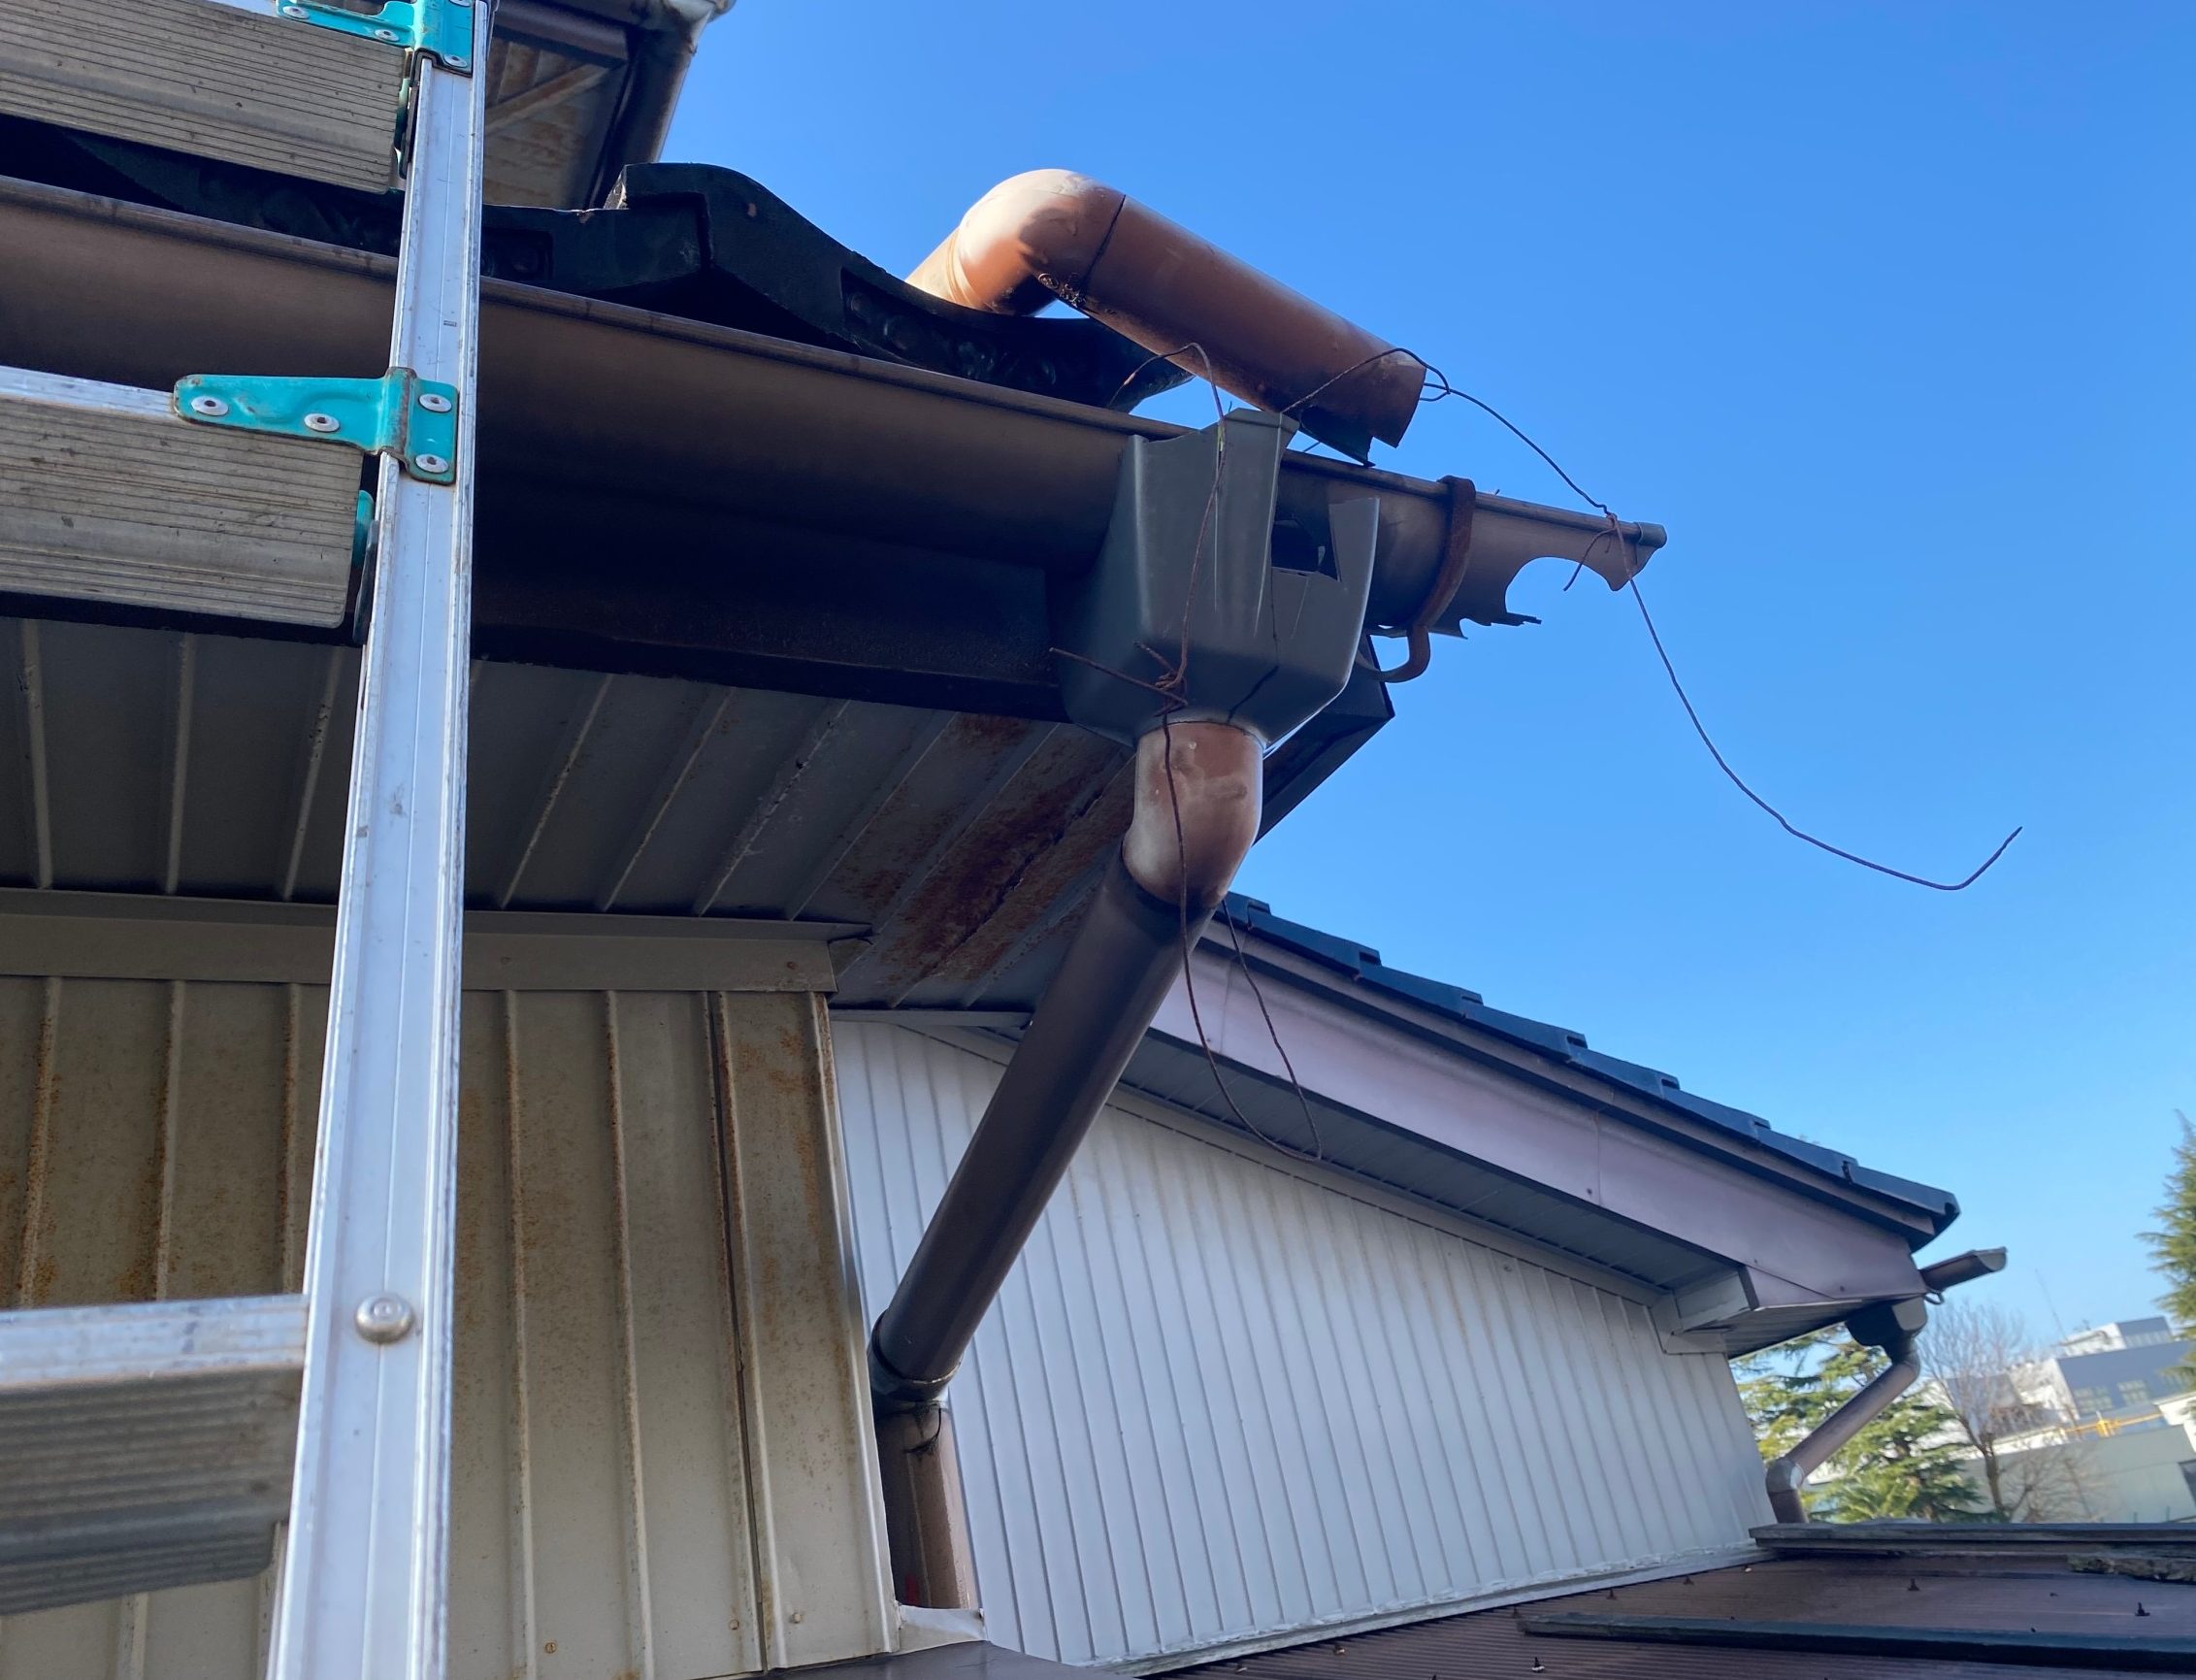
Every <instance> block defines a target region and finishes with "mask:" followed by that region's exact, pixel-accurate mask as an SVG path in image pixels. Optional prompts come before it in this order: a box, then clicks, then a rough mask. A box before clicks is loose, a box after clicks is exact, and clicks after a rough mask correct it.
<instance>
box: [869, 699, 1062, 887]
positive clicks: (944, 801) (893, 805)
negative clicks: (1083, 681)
mask: <svg viewBox="0 0 2196 1680" xmlns="http://www.w3.org/2000/svg"><path fill="white" fill-rule="evenodd" d="M1048 727H1050V726H1049V725H1046V724H1041V723H1030V722H1027V721H1025V720H1023V719H1021V718H1014V717H989V716H984V715H982V714H980V713H974V712H963V713H960V714H958V715H957V716H955V717H954V719H953V720H952V721H951V722H950V723H948V724H947V725H946V727H945V729H944V731H943V732H942V733H941V734H940V735H939V737H938V739H937V742H936V744H935V745H934V746H933V747H932V748H931V751H930V753H929V755H928V756H927V757H926V759H925V760H924V764H923V769H922V772H921V773H920V774H917V775H915V776H912V777H910V778H909V779H908V780H907V781H906V782H905V783H903V784H902V785H901V787H899V788H898V789H896V790H895V791H894V793H893V794H892V797H891V798H889V799H887V800H886V801H885V803H884V805H883V807H881V808H880V809H879V810H878V812H877V814H876V817H875V819H874V820H873V821H872V822H871V823H870V825H869V831H868V836H867V837H866V839H865V841H864V842H863V843H860V844H858V845H857V846H856V847H855V849H854V851H853V852H852V853H851V854H850V855H849V856H848V858H847V859H846V861H845V863H844V864H842V865H841V866H840V869H841V872H842V873H848V877H849V878H848V879H847V883H846V892H847V896H848V902H849V903H852V904H856V905H860V906H864V908H865V909H868V910H875V909H881V908H882V907H883V906H885V905H887V904H889V903H890V902H891V901H892V899H893V896H894V895H895V894H896V893H898V892H899V891H900V889H901V886H902V884H904V882H905V881H906V878H907V872H908V871H909V870H910V869H912V868H914V867H915V866H916V865H917V864H919V863H920V862H921V861H922V860H923V859H924V858H926V857H928V856H929V855H930V853H931V851H932V848H934V846H936V845H937V843H938V842H939V841H940V840H944V839H945V837H946V836H947V835H949V834H951V833H952V832H953V828H954V825H955V824H956V823H958V822H960V821H962V820H963V818H965V817H966V816H967V807H966V805H965V804H964V803H963V802H962V801H961V800H960V799H957V798H953V797H940V796H941V794H944V795H947V796H950V795H952V794H957V793H959V792H961V791H962V790H963V789H965V788H966V787H967V784H968V782H969V781H970V780H972V779H975V778H977V777H980V776H982V775H983V774H984V773H985V771H986V769H987V768H988V767H989V766H990V765H992V764H993V763H995V762H996V761H997V760H998V759H999V758H1000V756H1001V755H1002V754H1005V753H1007V752H1010V751H1012V750H1013V749H1014V748H1015V747H1017V746H1019V745H1021V744H1022V742H1024V741H1027V740H1028V739H1029V737H1030V735H1031V733H1032V731H1034V730H1039V729H1045V728H1048Z"/></svg>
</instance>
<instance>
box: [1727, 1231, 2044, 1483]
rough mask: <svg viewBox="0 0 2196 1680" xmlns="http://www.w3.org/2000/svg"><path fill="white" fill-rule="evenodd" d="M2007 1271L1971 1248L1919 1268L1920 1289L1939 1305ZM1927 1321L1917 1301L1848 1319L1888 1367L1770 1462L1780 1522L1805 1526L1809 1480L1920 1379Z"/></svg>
mask: <svg viewBox="0 0 2196 1680" xmlns="http://www.w3.org/2000/svg"><path fill="white" fill-rule="evenodd" d="M2005 1268H2006V1251H2005V1250H2004V1249H2002V1248H1979V1249H1971V1250H1969V1251H1968V1252H1967V1253H1965V1254H1955V1255H1953V1256H1951V1257H1950V1259H1948V1260H1940V1261H1938V1262H1937V1263H1936V1264H1935V1265H1933V1266H1925V1267H1923V1268H1921V1287H1922V1288H1923V1289H1924V1290H1925V1291H1926V1292H1927V1299H1928V1300H1931V1301H1936V1300H1941V1299H1942V1298H1943V1295H1944V1292H1945V1291H1946V1290H1948V1289H1951V1288H1953V1287H1955V1286H1956V1285H1959V1284H1962V1283H1972V1282H1973V1281H1974V1280H1975V1279H1977V1278H1979V1277H1987V1276H1989V1275H1990V1274H1991V1273H1992V1272H1994V1271H2003V1270H2004V1269H2005ZM1928 1322H1929V1309H1928V1307H1927V1306H1926V1305H1925V1304H1924V1303H1923V1302H1922V1301H1916V1300H1909V1301H1878V1302H1876V1303H1875V1304H1874V1305H1871V1306H1865V1307H1863V1308H1861V1310H1860V1311H1858V1312H1856V1313H1854V1314H1853V1315H1852V1317H1851V1318H1849V1319H1847V1320H1846V1329H1847V1330H1849V1331H1850V1332H1852V1338H1853V1339H1854V1340H1855V1341H1857V1342H1859V1343H1861V1344H1862V1345H1863V1346H1867V1347H1880V1348H1882V1349H1883V1350H1884V1351H1885V1353H1887V1354H1889V1355H1890V1357H1891V1363H1890V1365H1889V1367H1886V1368H1885V1369H1884V1370H1881V1371H1878V1372H1877V1373H1876V1376H1875V1378H1874V1379H1873V1380H1872V1381H1871V1382H1870V1383H1869V1384H1868V1386H1867V1387H1866V1388H1864V1389H1862V1390H1861V1391H1860V1392H1859V1393H1858V1394H1856V1395H1854V1396H1853V1397H1852V1399H1851V1400H1847V1401H1846V1403H1845V1404H1844V1405H1842V1406H1840V1407H1838V1409H1837V1410H1836V1411H1834V1412H1832V1413H1831V1414H1830V1415H1829V1416H1828V1417H1826V1418H1824V1419H1823V1420H1822V1421H1821V1422H1820V1423H1819V1424H1817V1425H1816V1426H1815V1428H1814V1429H1813V1430H1812V1431H1811V1432H1809V1433H1808V1435H1807V1436H1806V1438H1805V1439H1803V1440H1802V1441H1801V1442H1800V1443H1799V1444H1798V1445H1797V1446H1795V1447H1793V1448H1792V1450H1791V1451H1790V1452H1788V1453H1786V1454H1785V1456H1784V1457H1783V1458H1781V1459H1774V1460H1772V1461H1770V1465H1769V1470H1768V1476H1767V1482H1768V1489H1769V1509H1770V1510H1771V1511H1772V1512H1773V1513H1775V1515H1776V1519H1777V1521H1778V1522H1780V1523H1804V1522H1806V1521H1807V1520H1808V1516H1807V1506H1806V1504H1805V1503H1804V1502H1803V1501H1802V1500H1801V1499H1800V1489H1801V1488H1802V1487H1803V1486H1805V1485H1806V1482H1807V1478H1808V1477H1809V1476H1811V1475H1813V1474H1814V1473H1815V1472H1816V1471H1817V1470H1819V1469H1820V1468H1821V1467H1822V1466H1824V1465H1826V1464H1828V1463H1829V1462H1830V1460H1831V1459H1832V1458H1834V1457H1835V1456H1836V1455H1837V1453H1838V1451H1839V1449H1840V1448H1842V1447H1845V1446H1847V1445H1849V1444H1850V1443H1851V1442H1852V1438H1853V1436H1855V1435H1857V1434H1858V1433H1860V1432H1861V1431H1862V1430H1864V1429H1866V1428H1867V1427H1868V1426H1869V1425H1870V1424H1872V1423H1874V1422H1875V1421H1876V1420H1877V1419H1878V1418H1879V1417H1881V1416H1883V1414H1884V1412H1885V1410H1886V1409H1887V1408H1888V1407H1889V1405H1890V1403H1891V1402H1892V1401H1893V1400H1897V1399H1898V1398H1899V1396H1901V1395H1902V1394H1904V1393H1906V1391H1907V1390H1908V1389H1910V1388H1912V1387H1913V1386H1914V1385H1915V1382H1916V1380H1917V1379H1918V1378H1919V1377H1920V1375H1921V1351H1920V1347H1919V1338H1920V1335H1921V1332H1922V1329H1923V1327H1924V1326H1925V1325H1927V1324H1928Z"/></svg>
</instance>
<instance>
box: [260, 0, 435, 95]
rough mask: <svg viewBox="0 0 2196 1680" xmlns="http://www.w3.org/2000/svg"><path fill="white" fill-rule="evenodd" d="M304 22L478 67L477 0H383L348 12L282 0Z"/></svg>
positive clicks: (308, 0)
mask: <svg viewBox="0 0 2196 1680" xmlns="http://www.w3.org/2000/svg"><path fill="white" fill-rule="evenodd" d="M275 10H276V11H278V12H279V13H280V14H281V15H282V16H284V17H290V18H294V19H296V20H297V21H298V22H300V23H316V24H318V25H319V26H320V27H321V28H323V29H336V30H341V31H342V32H343V33H344V34H345V35H358V36H363V37H364V38H365V39H366V40H368V41H385V42H387V43H388V44H389V45H390V46H392V47H403V48H410V49H416V50H418V51H421V52H424V53H426V54H427V56H428V57H430V58H432V59H434V60H435V62H436V63H438V64H440V65H442V67H443V68H444V69H447V70H456V71H462V72H463V73H465V74H466V75H469V76H470V75H471V74H472V73H473V0H384V4H383V5H382V7H381V10H380V11H378V12H348V11H345V10H344V8H342V7H340V6H331V5H328V4H326V3H325V0H280V4H279V5H278V6H277V7H276V8H275Z"/></svg>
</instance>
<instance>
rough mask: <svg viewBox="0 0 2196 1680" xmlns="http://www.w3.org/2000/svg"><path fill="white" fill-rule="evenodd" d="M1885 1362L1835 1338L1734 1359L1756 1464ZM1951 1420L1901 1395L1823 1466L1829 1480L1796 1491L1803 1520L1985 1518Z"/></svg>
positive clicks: (1820, 1335) (1796, 1437) (1827, 1335)
mask: <svg viewBox="0 0 2196 1680" xmlns="http://www.w3.org/2000/svg"><path fill="white" fill-rule="evenodd" d="M1888 1363H1889V1362H1888V1361H1887V1360H1885V1357H1884V1355H1883V1353H1882V1352H1881V1351H1880V1350H1879V1349H1876V1348H1872V1347H1863V1346H1861V1345H1860V1344H1859V1343H1857V1342H1855V1341H1853V1340H1852V1338H1851V1337H1850V1336H1847V1335H1843V1334H1839V1333H1838V1332H1835V1331H1819V1332H1817V1333H1816V1334H1813V1335H1805V1336H1801V1337H1799V1338H1798V1339H1797V1340H1795V1341H1787V1342H1786V1343H1785V1344H1784V1345H1783V1346H1781V1347H1773V1348H1769V1349H1766V1350H1765V1351H1763V1352H1761V1353H1757V1354H1753V1355H1750V1356H1749V1357H1747V1358H1746V1359H1743V1360H1741V1361H1740V1362H1739V1367H1738V1374H1739V1397H1740V1399H1741V1400H1744V1402H1745V1404H1746V1412H1747V1416H1748V1417H1749V1418H1751V1419H1752V1420H1753V1422H1754V1435H1755V1438H1756V1439H1757V1440H1758V1441H1759V1442H1760V1444H1761V1456H1762V1457H1763V1458H1764V1459H1776V1458H1781V1457H1783V1456H1784V1455H1785V1454H1786V1453H1787V1452H1789V1451H1790V1450H1791V1449H1792V1448H1793V1447H1794V1446H1796V1445H1798V1444H1799V1441H1800V1439H1801V1437H1802V1436H1804V1435H1806V1434H1807V1433H1808V1432H1809V1431H1811V1430H1813V1429H1814V1428H1815V1426H1816V1425H1817V1424H1819V1423H1820V1422H1821V1421H1822V1420H1823V1419H1824V1418H1826V1417H1828V1416H1829V1415H1830V1414H1831V1413H1832V1412H1834V1411H1836V1410H1837V1409H1838V1407H1839V1406H1841V1405H1843V1404H1844V1403H1845V1402H1846V1401H1847V1400H1850V1399H1851V1398H1852V1396H1853V1395H1855V1394H1858V1393H1859V1392H1860V1390H1861V1389H1862V1388H1863V1387H1864V1386H1865V1385H1866V1384H1867V1383H1868V1382H1869V1380H1870V1379H1871V1378H1873V1377H1874V1376H1875V1375H1876V1373H1877V1372H1878V1371H1880V1370H1882V1369H1883V1368H1884V1367H1885V1365H1886V1364H1888ZM1966 1459H1967V1454H1966V1453H1965V1451H1964V1450H1963V1449H1962V1447H1961V1445H1960V1440H1959V1434H1958V1420H1957V1419H1956V1418H1954V1417H1953V1416H1952V1414H1951V1412H1950V1410H1949V1409H1948V1408H1947V1407H1946V1406H1945V1405H1944V1403H1943V1402H1942V1400H1938V1399H1935V1398H1933V1397H1932V1396H1931V1395H1930V1394H1929V1393H1928V1392H1926V1391H1923V1390H1917V1389H1910V1390H1908V1391H1907V1392H1906V1393H1905V1394H1903V1395H1901V1396H1900V1397H1899V1398H1898V1399H1897V1400H1893V1401H1892V1402H1891V1403H1890V1404H1889V1405H1887V1406H1885V1408H1884V1411H1883V1413H1882V1415H1881V1416H1879V1417H1877V1418H1876V1419H1875V1420H1874V1421H1873V1422H1871V1423H1870V1424H1869V1425H1868V1427H1867V1428H1865V1429H1863V1430H1862V1431H1861V1432H1860V1433H1858V1434H1857V1435H1855V1436H1854V1437H1853V1438H1852V1441H1851V1443H1849V1444H1848V1445H1847V1446H1846V1448H1845V1449H1844V1450H1843V1451H1842V1452H1840V1453H1838V1454H1837V1455H1836V1456H1835V1457H1833V1458H1832V1459H1831V1460H1830V1463H1829V1465H1828V1466H1827V1468H1828V1471H1829V1474H1828V1476H1827V1477H1826V1478H1825V1479H1824V1480H1823V1482H1821V1483H1820V1484H1819V1485H1816V1486H1811V1487H1807V1488H1803V1489H1802V1490H1801V1491H1800V1498H1801V1499H1804V1500H1805V1501H1806V1504H1807V1508H1808V1511H1809V1513H1810V1514H1811V1515H1815V1516H1820V1517H1827V1518H1829V1519H1830V1520H1831V1521H1834V1522H1861V1521H1864V1520H1866V1519H1869V1518H1873V1517H1907V1518H1913V1519H1917V1520H1920V1521H1926V1522H1937V1523H1965V1522H1976V1521H1979V1520H1981V1519H1983V1518H1985V1517H1986V1516H1987V1515H1988V1513H1989V1507H1988V1506H1987V1505H1986V1504H1984V1503H1983V1499H1982V1496H1981V1495H1980V1494H1979V1493H1978V1492H1977V1491H1976V1488H1975V1485H1974V1483H1972V1482H1970V1481H1969V1480H1968V1479H1967V1476H1966V1475H1965V1473H1964V1466H1965V1463H1966Z"/></svg>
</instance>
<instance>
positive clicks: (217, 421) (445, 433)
mask: <svg viewBox="0 0 2196 1680" xmlns="http://www.w3.org/2000/svg"><path fill="white" fill-rule="evenodd" d="M175 403H176V412H177V413H179V414H180V415H181V416H182V417H183V418H184V419H186V420H197V421H199V422H200V423H202V424H204V425H209V426H235V427H237V428H238V429H240V430H242V431H246V432H275V433H279V434H280V435H282V436H284V437H292V438H311V439H317V440H319V441H320V442H323V443H329V444H348V445H351V446H352V447H353V448H357V449H363V450H365V451H366V452H367V453H368V454H370V455H373V454H383V455H394V456H395V457H396V458H397V461H398V463H399V464H400V465H401V466H402V467H403V468H404V470H405V471H406V472H407V473H409V474H410V475H411V477H413V478H423V479H425V480H426V481H427V482H428V483H430V484H450V483H455V482H456V480H457V387H456V386H455V385H445V384H442V383H440V382H438V381H436V380H434V379H421V378H419V376H418V375H416V374H414V373H413V372H412V371H411V370H410V368H391V369H390V370H389V371H388V372H387V373H385V374H383V375H382V376H381V377H380V378H379V379H259V378H255V377H253V376H252V375H249V374H192V375H190V376H189V377H188V378H187V379H182V380H180V381H179V382H178V384H177V385H176V397H175Z"/></svg>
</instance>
